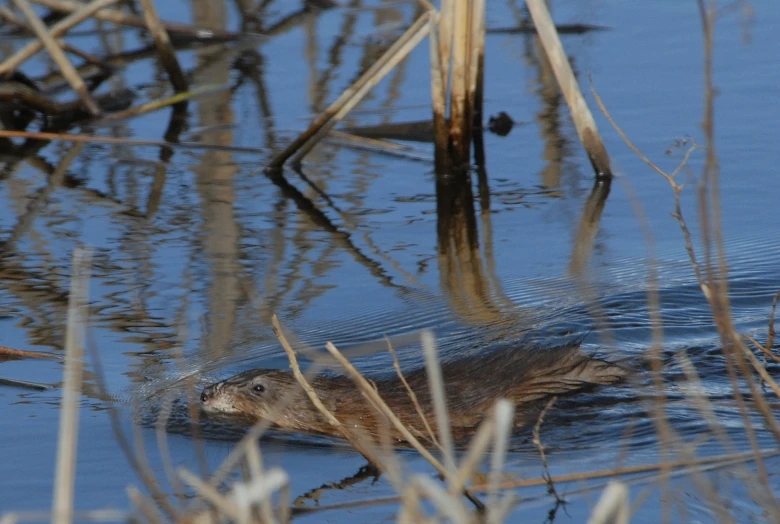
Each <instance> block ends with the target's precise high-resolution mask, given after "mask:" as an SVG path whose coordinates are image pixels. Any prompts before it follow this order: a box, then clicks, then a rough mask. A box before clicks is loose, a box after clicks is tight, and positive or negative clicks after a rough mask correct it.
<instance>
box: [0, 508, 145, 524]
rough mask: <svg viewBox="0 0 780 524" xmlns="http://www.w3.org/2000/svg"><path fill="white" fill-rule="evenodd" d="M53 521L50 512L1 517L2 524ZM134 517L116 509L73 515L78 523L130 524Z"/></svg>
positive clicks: (27, 512)
mask: <svg viewBox="0 0 780 524" xmlns="http://www.w3.org/2000/svg"><path fill="white" fill-rule="evenodd" d="M50 519H51V512H50V511H9V512H8V513H5V514H4V515H3V516H2V517H0V524H15V523H17V522H23V521H28V522H30V521H32V522H48V521H50ZM131 519H132V515H131V514H130V512H127V511H119V510H115V509H96V510H92V511H78V512H75V513H73V520H75V521H77V522H114V523H116V522H130V520H131Z"/></svg>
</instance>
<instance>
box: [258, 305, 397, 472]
mask: <svg viewBox="0 0 780 524" xmlns="http://www.w3.org/2000/svg"><path fill="white" fill-rule="evenodd" d="M271 324H272V325H273V327H274V334H275V335H276V337H277V338H278V339H279V342H280V343H281V344H282V348H284V352H285V353H287V358H288V359H289V360H290V367H291V368H292V372H293V375H294V376H295V379H296V380H297V381H298V384H300V385H301V387H302V388H303V390H304V391H305V392H306V395H307V396H308V397H309V400H311V402H312V404H314V406H315V407H316V408H317V410H318V411H319V412H320V413H322V415H323V416H324V417H325V419H326V420H327V421H328V423H329V424H330V425H331V426H333V427H334V428H336V429H338V430H339V432H340V433H341V434H342V435H344V438H345V439H347V441H348V442H349V443H350V444H351V445H352V446H353V447H354V448H355V449H356V450H357V451H358V452H360V453H361V454H362V455H363V456H364V457H365V458H366V460H368V461H369V462H371V463H372V464H374V465H375V466H376V467H378V468H380V469H382V464H381V462H379V460H378V459H377V457H376V454H375V453H374V452H373V451H372V450H370V449H368V448H367V446H366V445H365V444H364V442H361V441H360V440H359V439H357V438H355V436H354V435H353V433H352V432H351V431H350V430H349V429H347V428H346V427H345V426H344V425H343V424H342V423H341V421H340V420H339V419H337V418H336V416H335V415H333V413H331V412H330V410H328V408H326V407H325V405H324V404H323V403H322V401H321V400H320V398H319V396H318V395H317V392H316V391H314V388H313V387H312V386H311V384H309V381H308V380H307V379H306V377H305V376H304V375H303V373H301V368H300V366H299V365H298V358H297V357H296V356H295V350H294V349H293V347H292V346H291V345H290V343H289V342H288V340H287V337H285V335H284V332H283V331H282V328H281V326H280V325H279V319H278V318H277V317H276V315H274V316H273V317H271Z"/></svg>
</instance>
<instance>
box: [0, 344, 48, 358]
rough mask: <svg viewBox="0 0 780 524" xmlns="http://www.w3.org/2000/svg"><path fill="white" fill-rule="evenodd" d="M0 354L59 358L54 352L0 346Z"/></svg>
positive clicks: (20, 356)
mask: <svg viewBox="0 0 780 524" xmlns="http://www.w3.org/2000/svg"><path fill="white" fill-rule="evenodd" d="M0 356H8V357H19V358H40V359H45V360H56V359H58V358H60V357H59V356H58V355H55V354H54V353H44V352H40V351H24V350H22V349H13V348H9V347H5V346H0Z"/></svg>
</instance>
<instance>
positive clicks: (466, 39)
mask: <svg viewBox="0 0 780 524" xmlns="http://www.w3.org/2000/svg"><path fill="white" fill-rule="evenodd" d="M436 33H437V34H432V36H431V95H432V99H433V119H434V127H435V129H436V139H435V143H436V146H437V147H436V153H435V154H436V165H437V169H436V171H437V173H442V176H444V174H445V173H447V172H449V170H450V168H449V167H448V166H453V167H458V166H462V165H467V164H469V162H470V158H471V138H472V126H473V125H474V110H475V109H477V108H476V104H477V102H478V101H479V100H481V98H482V95H481V93H482V85H481V84H482V79H483V76H482V73H481V71H482V68H483V61H484V55H485V2H484V0H442V3H441V16H440V21H439V23H438V31H437V32H436ZM448 99H449V117H448V116H447V114H446V109H447V100H448ZM480 112H481V111H480Z"/></svg>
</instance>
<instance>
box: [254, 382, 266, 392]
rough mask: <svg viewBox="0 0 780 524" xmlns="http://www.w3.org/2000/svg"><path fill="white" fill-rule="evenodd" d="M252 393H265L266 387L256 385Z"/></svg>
mask: <svg viewBox="0 0 780 524" xmlns="http://www.w3.org/2000/svg"><path fill="white" fill-rule="evenodd" d="M252 391H254V392H255V393H262V392H263V391H265V386H263V385H262V384H255V385H254V386H252Z"/></svg>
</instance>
